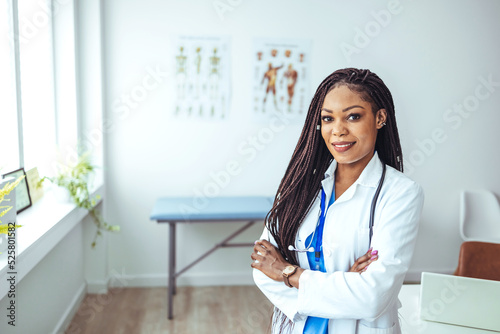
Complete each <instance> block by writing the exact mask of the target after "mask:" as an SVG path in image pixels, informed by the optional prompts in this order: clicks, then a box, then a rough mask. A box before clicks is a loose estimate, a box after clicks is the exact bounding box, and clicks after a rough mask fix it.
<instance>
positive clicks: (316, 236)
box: [303, 186, 335, 334]
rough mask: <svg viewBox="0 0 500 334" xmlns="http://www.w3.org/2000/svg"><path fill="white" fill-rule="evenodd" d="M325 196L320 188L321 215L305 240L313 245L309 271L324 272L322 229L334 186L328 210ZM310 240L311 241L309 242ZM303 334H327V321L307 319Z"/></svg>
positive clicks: (331, 201)
mask: <svg viewBox="0 0 500 334" xmlns="http://www.w3.org/2000/svg"><path fill="white" fill-rule="evenodd" d="M325 198H326V194H325V191H324V190H323V188H321V215H320V217H319V218H318V219H319V224H317V226H316V229H315V231H313V232H312V233H311V234H310V235H309V236H308V237H307V238H306V242H305V244H306V245H313V247H314V252H307V260H308V262H309V267H310V268H311V270H319V271H321V272H326V270H325V258H324V256H323V229H324V226H325V218H326V213H327V212H328V209H329V208H330V206H331V205H332V204H333V202H335V186H334V187H333V191H332V196H331V197H330V201H329V203H328V208H326V209H325V202H326V199H325ZM311 239H312V240H311ZM303 333H304V334H327V333H328V319H325V318H318V317H307V320H306V325H305V326H304V332H303Z"/></svg>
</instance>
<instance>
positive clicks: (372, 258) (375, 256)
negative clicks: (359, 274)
mask: <svg viewBox="0 0 500 334" xmlns="http://www.w3.org/2000/svg"><path fill="white" fill-rule="evenodd" d="M377 257H378V256H377V255H374V256H372V257H371V258H370V261H371V260H375V259H376V258H377Z"/></svg>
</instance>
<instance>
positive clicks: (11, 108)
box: [0, 0, 19, 174]
mask: <svg viewBox="0 0 500 334" xmlns="http://www.w3.org/2000/svg"><path fill="white" fill-rule="evenodd" d="M11 27H12V22H11V15H9V6H8V3H7V1H5V0H0V36H2V37H3V38H0V174H3V173H6V172H9V171H12V170H15V169H17V168H18V167H19V140H18V139H19V138H18V123H17V106H16V78H15V76H16V74H15V64H14V61H15V58H14V45H13V43H12V41H13V39H12V36H13V31H12V29H11Z"/></svg>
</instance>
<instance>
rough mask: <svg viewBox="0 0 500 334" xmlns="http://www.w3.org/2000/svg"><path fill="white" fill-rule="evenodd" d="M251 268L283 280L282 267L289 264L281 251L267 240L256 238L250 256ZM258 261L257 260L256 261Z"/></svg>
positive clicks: (274, 278) (277, 279) (272, 277)
mask: <svg viewBox="0 0 500 334" xmlns="http://www.w3.org/2000/svg"><path fill="white" fill-rule="evenodd" d="M250 257H251V258H252V260H254V262H252V264H251V266H252V268H255V269H258V270H260V271H262V272H263V273H264V274H265V275H266V276H268V277H269V278H271V279H273V280H275V281H280V282H283V274H282V272H283V269H285V267H286V266H289V265H290V263H288V262H286V261H285V259H284V258H283V256H281V253H280V252H279V251H278V249H277V248H276V247H274V246H273V245H272V244H271V243H270V242H269V241H267V240H257V241H256V242H255V246H254V247H253V253H252V255H251V256H250ZM257 261H258V262H257Z"/></svg>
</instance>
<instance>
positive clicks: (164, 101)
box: [103, 0, 500, 285]
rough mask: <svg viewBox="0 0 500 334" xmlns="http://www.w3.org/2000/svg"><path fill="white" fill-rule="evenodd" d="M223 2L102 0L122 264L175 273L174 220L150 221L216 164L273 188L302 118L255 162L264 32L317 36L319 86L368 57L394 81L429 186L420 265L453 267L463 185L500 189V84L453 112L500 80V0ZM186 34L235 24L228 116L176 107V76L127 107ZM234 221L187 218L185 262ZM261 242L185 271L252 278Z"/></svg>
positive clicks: (111, 184) (412, 155) (133, 269)
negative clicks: (254, 83)
mask: <svg viewBox="0 0 500 334" xmlns="http://www.w3.org/2000/svg"><path fill="white" fill-rule="evenodd" d="M220 2H222V3H225V4H227V3H228V2H229V1H227V0H222V1H220ZM220 2H218V1H201V0H190V1H164V0H145V1H144V0H143V1H132V0H127V1H124V0H108V1H105V2H104V17H103V18H104V19H103V30H104V50H103V51H104V54H105V56H104V71H105V85H104V86H105V92H104V97H105V101H106V102H105V104H106V110H105V119H106V123H105V124H107V125H108V128H107V134H106V145H105V150H106V158H105V160H106V161H105V162H106V166H107V167H106V171H105V172H106V178H107V189H108V198H107V200H106V203H107V205H108V206H107V209H108V213H109V220H110V222H111V223H116V224H120V225H121V226H122V232H121V233H119V234H114V235H110V237H109V268H110V270H116V271H118V272H121V273H124V275H125V276H126V277H127V279H129V280H130V281H129V283H130V284H135V285H143V284H144V285H148V284H149V285H154V284H159V285H165V284H166V279H165V278H166V274H167V255H168V244H167V243H168V230H167V226H159V225H157V224H156V223H155V222H152V221H150V220H149V213H150V210H151V208H152V205H153V203H154V201H155V199H156V198H157V197H159V196H195V195H196V189H198V190H200V189H203V187H204V185H206V184H207V183H208V182H211V181H212V179H211V176H210V175H211V174H210V173H211V172H212V173H213V172H217V171H221V170H223V169H224V168H225V165H226V163H227V162H228V161H230V160H233V159H236V160H238V161H239V162H241V164H242V171H241V173H240V174H239V175H237V176H235V177H233V178H232V179H231V181H230V182H229V184H228V185H227V186H226V187H224V188H223V189H221V191H220V194H219V195H221V196H222V195H227V196H231V195H267V196H272V195H274V193H275V191H276V188H277V186H278V184H279V181H280V179H281V177H282V176H283V173H284V170H285V167H286V165H287V163H288V161H289V158H290V155H291V152H292V150H293V149H294V146H295V144H296V142H297V139H298V135H299V133H300V130H301V124H300V122H299V123H297V124H290V125H288V126H287V127H286V129H285V130H284V131H282V132H280V133H277V134H276V136H275V137H274V140H273V141H272V142H271V143H270V144H268V145H266V147H265V149H264V150H263V151H259V152H258V154H257V157H256V159H255V160H254V161H251V162H246V160H245V159H244V157H243V156H241V155H240V154H239V153H238V151H237V147H238V145H240V144H241V143H242V142H244V141H246V140H248V139H247V138H248V136H254V135H257V134H258V133H259V131H260V130H261V129H262V128H263V127H264V126H266V124H258V123H254V122H252V119H251V117H250V115H251V111H250V105H251V97H252V96H251V79H250V78H251V72H250V71H251V68H252V59H251V54H252V42H253V38H254V37H278V38H281V37H284V38H287V37H291V38H294V37H297V38H310V39H311V40H312V41H313V43H312V45H313V46H312V62H311V63H312V68H311V77H312V80H311V94H312V93H313V92H314V90H315V89H316V87H317V85H318V84H319V82H320V81H321V80H322V79H323V78H324V77H325V76H326V75H328V74H329V73H331V72H332V71H333V70H335V69H338V68H343V67H348V66H354V67H361V68H370V69H371V70H373V71H374V72H376V73H377V74H379V76H380V77H381V78H382V79H383V80H384V81H385V82H386V84H387V85H388V87H389V88H390V89H391V91H392V94H393V96H394V99H395V103H396V113H397V119H398V125H399V130H400V136H401V141H402V145H403V150H404V155H405V157H406V159H407V171H408V173H409V174H410V175H411V177H412V178H414V179H415V180H416V181H418V182H419V183H420V184H421V185H422V186H423V188H424V190H425V193H426V203H425V207H424V212H423V216H422V221H421V226H420V235H419V240H418V244H417V249H416V254H415V258H414V261H413V265H412V268H411V271H412V272H415V273H418V272H419V271H422V270H433V271H441V272H450V271H452V270H453V269H454V267H455V266H456V263H457V257H458V250H459V246H460V243H461V240H460V237H459V234H458V209H459V207H458V204H459V203H458V194H459V191H460V190H461V189H472V188H486V189H490V190H492V191H494V192H496V193H497V194H499V193H500V178H499V177H497V174H498V170H499V169H500V168H499V167H500V155H499V154H498V148H497V146H496V145H497V143H498V142H500V133H499V132H498V131H497V127H498V124H500V113H498V105H499V103H500V87H499V86H498V84H497V85H496V86H495V87H494V88H493V89H494V92H493V93H490V96H489V97H488V98H485V99H484V100H481V101H480V103H479V106H477V107H474V108H476V109H475V110H474V111H472V112H470V113H469V112H466V113H464V114H463V116H457V115H456V114H453V115H452V114H448V111H447V110H448V109H449V108H453V106H454V105H455V104H462V103H464V101H466V102H471V101H473V100H471V99H470V96H471V95H473V94H474V93H475V92H476V87H477V86H478V85H480V84H481V81H480V80H479V79H478V78H480V77H482V78H485V79H487V78H488V77H492V79H493V81H495V82H500V66H499V65H500V45H499V44H498V43H497V41H496V38H495V32H496V31H498V30H499V29H500V21H499V20H498V17H499V14H500V2H498V1H494V0H481V1H480V2H477V1H476V2H470V1H453V0H446V1H439V2H435V1H429V0H421V1H410V0H401V1H400V2H399V3H396V4H394V3H391V2H387V1H363V2H345V1H307V2H306V1H284V0H281V1H263V0H257V1H230V2H231V3H233V4H234V5H230V6H232V7H233V10H231V11H227V12H225V13H223V20H222V19H221V17H220V16H219V15H218V13H217V12H216V10H215V9H214V4H216V3H220ZM387 8H391V9H392V10H393V12H397V13H396V14H392V15H391V18H390V22H387V24H385V23H384V26H383V27H381V28H380V29H379V31H375V30H372V37H370V41H369V43H366V44H367V45H366V46H365V45H361V44H359V43H361V42H362V41H361V40H359V36H357V34H359V33H358V30H357V29H361V30H364V29H365V28H373V25H374V22H376V21H375V18H374V16H373V13H374V12H375V13H380V10H387ZM375 29H376V27H375ZM175 34H192V35H203V34H207V35H229V36H231V37H232V45H231V47H232V84H233V85H232V108H231V116H230V119H228V120H227V121H224V122H223V121H221V122H197V121H190V122H188V121H179V120H175V119H173V118H172V117H170V116H169V114H170V110H169V107H170V106H171V103H172V96H173V95H172V92H173V91H172V77H171V76H167V77H166V78H165V79H164V82H162V83H161V85H159V87H158V88H157V89H155V90H153V91H150V92H149V93H148V96H147V98H146V99H145V100H144V101H142V102H141V103H140V104H139V105H138V106H137V107H136V108H134V109H131V110H130V112H129V113H124V112H123V110H119V109H117V108H116V106H117V104H116V102H117V101H119V100H120V98H121V96H122V94H129V93H130V92H131V90H132V89H133V88H134V87H136V86H137V85H141V83H142V80H143V78H144V77H145V76H146V75H147V73H148V72H147V71H148V68H157V67H158V68H159V69H161V70H163V71H168V70H169V59H170V58H169V57H171V56H172V53H173V51H172V50H170V49H169V45H170V39H171V37H172V36H173V35H175ZM356 42H357V43H358V44H357V45H358V46H360V47H359V50H358V53H355V54H352V55H351V57H346V55H345V54H344V53H343V52H342V49H341V45H344V46H345V43H347V44H350V45H353V46H356ZM365 42H366V41H365ZM342 43H344V44H342ZM479 92H480V93H483V94H486V93H487V90H486V89H485V88H484V87H483V88H480V91H479ZM444 116H446V117H448V118H446V119H445V118H444ZM451 116H453V117H455V118H454V119H451V118H450V117H451ZM457 120H458V121H461V123H460V124H458V123H457V122H458V121H457ZM436 129H442V131H443V132H444V137H445V139H444V140H441V142H440V143H436V142H433V143H431V142H430V141H431V139H430V138H432V133H433V132H435V131H439V130H436ZM419 143H420V144H419ZM424 143H425V144H424ZM410 165H412V166H410ZM235 228H236V226H232V227H230V226H229V225H225V224H212V225H200V224H198V225H197V224H194V225H187V226H180V227H179V228H178V237H179V239H178V240H179V242H178V249H179V257H178V266H179V267H182V266H183V265H185V264H186V263H187V262H188V261H189V260H191V259H194V258H195V257H196V256H197V255H198V254H199V253H200V252H201V251H202V250H204V249H207V248H209V247H211V246H212V245H213V244H214V243H216V242H217V241H218V240H219V239H220V238H221V236H222V235H225V234H228V233H229V230H230V229H231V230H233V229H235ZM260 230H261V227H260V226H259V227H255V228H253V229H252V230H251V231H248V233H246V234H245V235H244V236H243V237H242V238H241V240H246V241H251V240H254V239H256V238H258V236H259V234H260ZM249 254H250V249H225V250H220V251H218V252H217V253H215V254H214V255H212V256H210V257H209V258H208V259H207V260H206V261H204V262H202V263H201V264H199V265H197V266H196V267H194V268H193V269H191V270H190V271H189V272H187V273H186V275H185V279H184V280H183V281H182V280H181V284H182V282H184V283H185V284H218V283H220V284H239V283H250V282H251V279H250V267H249V264H250V258H249Z"/></svg>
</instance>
